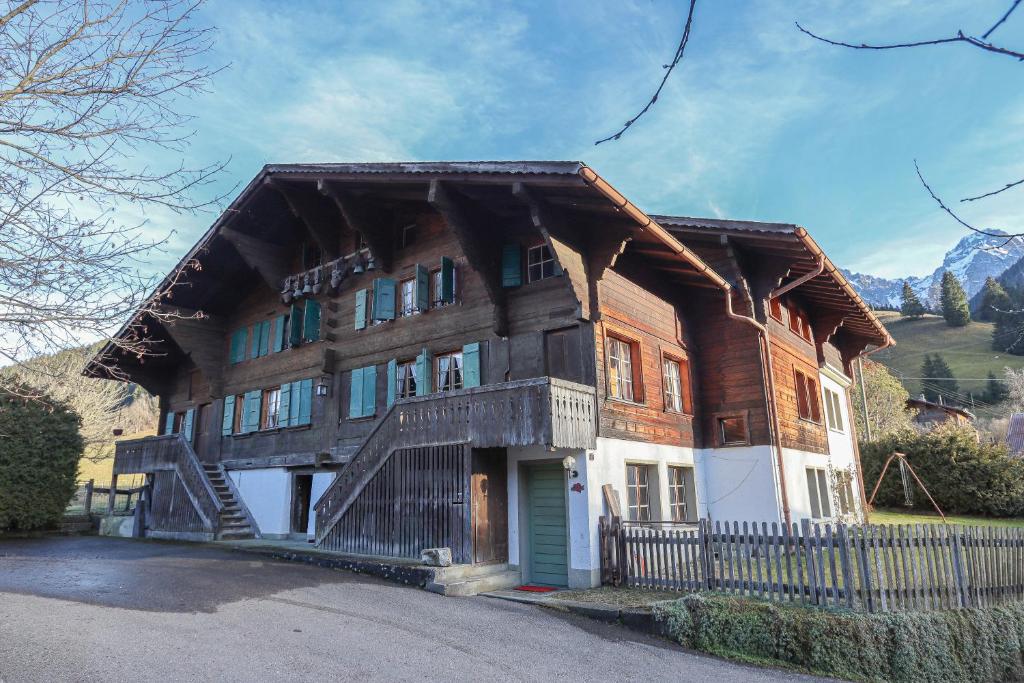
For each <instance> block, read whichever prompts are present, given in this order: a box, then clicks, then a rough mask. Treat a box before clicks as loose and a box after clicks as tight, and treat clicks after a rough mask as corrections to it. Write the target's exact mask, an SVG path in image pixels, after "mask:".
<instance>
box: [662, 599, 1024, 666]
mask: <svg viewBox="0 0 1024 683" xmlns="http://www.w3.org/2000/svg"><path fill="white" fill-rule="evenodd" d="M655 617H656V619H658V620H659V621H660V622H661V623H662V626H663V627H664V630H665V632H666V633H667V635H668V636H669V637H670V638H672V639H673V640H675V641H676V642H678V643H680V644H681V645H683V646H684V647H687V648H690V649H694V650H701V651H704V652H708V653H711V654H714V655H719V656H724V657H730V658H737V659H742V660H745V661H753V662H759V663H763V664H772V665H777V666H783V667H786V668H791V669H798V670H802V671H805V672H808V673H812V674H816V675H819V676H834V677H837V678H843V679H848V680H860V681H891V682H894V683H899V682H902V681H914V682H917V681H942V682H943V683H956V682H959V681H964V682H975V681H977V682H987V681H1007V680H1022V679H1024V651H1022V643H1024V605H1012V606H1000V607H992V608H976V609H964V610H946V611H933V612H892V613H886V614H867V613H861V612H853V611H849V610H839V609H825V608H821V607H803V606H800V605H790V604H780V603H770V602H765V601H760V600H754V599H749V598H736V597H729V596H717V595H707V594H694V595H689V596H687V597H685V598H682V599H681V600H677V601H675V602H671V603H663V604H660V605H657V606H656V607H655Z"/></svg>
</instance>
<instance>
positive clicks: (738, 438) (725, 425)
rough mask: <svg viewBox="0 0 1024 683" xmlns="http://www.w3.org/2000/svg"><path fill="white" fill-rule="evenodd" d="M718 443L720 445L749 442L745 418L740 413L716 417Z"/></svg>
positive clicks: (742, 444)
mask: <svg viewBox="0 0 1024 683" xmlns="http://www.w3.org/2000/svg"><path fill="white" fill-rule="evenodd" d="M718 443H719V445H720V446H745V445H746V444H748V443H750V434H749V433H748V432H747V418H745V417H744V416H742V415H726V416H723V417H720V418H718Z"/></svg>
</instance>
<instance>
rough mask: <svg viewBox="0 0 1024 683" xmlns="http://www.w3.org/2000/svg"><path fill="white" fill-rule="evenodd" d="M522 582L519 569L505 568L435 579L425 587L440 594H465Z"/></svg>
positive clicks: (474, 593) (487, 590) (510, 586)
mask: <svg viewBox="0 0 1024 683" xmlns="http://www.w3.org/2000/svg"><path fill="white" fill-rule="evenodd" d="M522 582H523V577H522V574H521V573H520V572H519V571H518V570H514V569H505V570H504V571H500V572H492V573H488V574H482V575H477V576H470V577H467V578H465V579H461V580H458V581H452V582H438V581H436V580H435V581H431V582H428V583H427V585H426V586H425V588H426V589H427V590H428V591H430V592H431V593H438V594H439V595H446V596H465V595H477V594H478V593H487V592H490V591H497V590H505V589H508V588H514V587H515V586H518V585H519V584H521V583H522Z"/></svg>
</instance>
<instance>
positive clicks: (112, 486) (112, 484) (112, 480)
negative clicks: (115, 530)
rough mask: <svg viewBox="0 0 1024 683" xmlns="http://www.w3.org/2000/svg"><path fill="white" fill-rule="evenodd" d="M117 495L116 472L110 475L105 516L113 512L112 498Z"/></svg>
mask: <svg viewBox="0 0 1024 683" xmlns="http://www.w3.org/2000/svg"><path fill="white" fill-rule="evenodd" d="M116 497H117V474H112V475H110V489H109V492H108V494H107V516H108V517H109V516H110V515H112V514H114V498H116Z"/></svg>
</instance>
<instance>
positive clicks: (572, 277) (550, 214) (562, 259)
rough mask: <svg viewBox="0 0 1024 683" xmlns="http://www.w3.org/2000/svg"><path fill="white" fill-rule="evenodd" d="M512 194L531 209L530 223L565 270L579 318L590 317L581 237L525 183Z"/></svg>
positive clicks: (588, 288)
mask: <svg viewBox="0 0 1024 683" xmlns="http://www.w3.org/2000/svg"><path fill="white" fill-rule="evenodd" d="M512 194H513V195H515V197H516V198H517V199H519V200H520V201H521V202H523V204H525V205H526V206H527V208H529V210H530V222H531V223H532V224H533V227H534V228H536V229H537V230H538V231H539V232H540V234H541V235H542V236H543V237H544V241H545V243H547V245H548V249H550V250H551V253H552V254H554V256H555V260H556V261H557V262H558V265H559V266H560V267H561V269H562V272H564V273H565V275H566V280H567V282H568V285H569V287H570V288H571V289H572V292H573V294H574V295H575V296H576V306H577V317H578V318H582V319H584V320H586V319H589V318H590V286H589V284H588V281H587V264H586V261H585V260H584V258H583V254H582V253H581V250H580V248H579V244H578V240H575V239H573V237H572V235H573V233H572V231H571V230H570V229H569V228H568V227H567V226H566V223H565V220H564V219H563V218H562V216H561V215H559V213H558V210H557V209H555V208H553V207H551V206H548V204H547V203H546V202H544V200H542V199H541V198H539V197H537V196H536V195H535V194H534V193H533V192H532V191H531V190H530V189H529V188H528V187H527V186H526V185H525V184H523V183H514V184H513V185H512Z"/></svg>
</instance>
